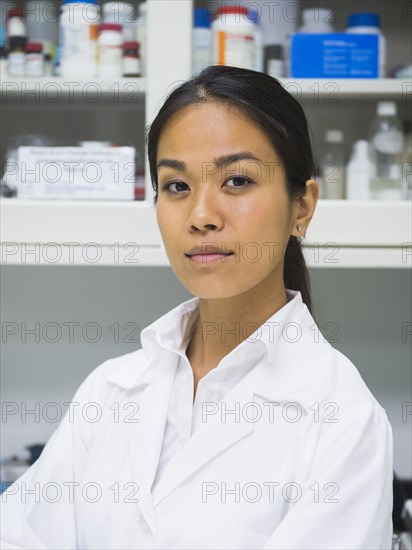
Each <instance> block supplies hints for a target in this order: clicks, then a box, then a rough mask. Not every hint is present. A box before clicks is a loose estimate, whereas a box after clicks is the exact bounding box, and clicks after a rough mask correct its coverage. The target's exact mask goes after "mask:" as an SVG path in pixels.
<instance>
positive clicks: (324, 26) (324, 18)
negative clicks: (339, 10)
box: [298, 8, 336, 34]
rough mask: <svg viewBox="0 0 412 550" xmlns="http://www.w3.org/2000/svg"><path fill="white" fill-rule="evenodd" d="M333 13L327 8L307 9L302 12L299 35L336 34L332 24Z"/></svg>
mask: <svg viewBox="0 0 412 550" xmlns="http://www.w3.org/2000/svg"><path fill="white" fill-rule="evenodd" d="M332 15H333V12H332V10H329V9H325V8H321V9H320V8H307V9H305V10H303V11H302V25H301V26H300V28H299V31H298V32H299V33H303V32H304V33H310V34H321V33H325V34H326V33H332V32H336V31H335V29H334V27H333V25H332V23H331V19H332Z"/></svg>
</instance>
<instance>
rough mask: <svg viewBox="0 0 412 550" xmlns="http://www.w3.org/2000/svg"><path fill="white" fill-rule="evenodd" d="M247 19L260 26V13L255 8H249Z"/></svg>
mask: <svg viewBox="0 0 412 550" xmlns="http://www.w3.org/2000/svg"><path fill="white" fill-rule="evenodd" d="M247 18H248V19H250V21H252V23H257V24H259V12H258V11H257V10H255V9H254V8H248V9H247Z"/></svg>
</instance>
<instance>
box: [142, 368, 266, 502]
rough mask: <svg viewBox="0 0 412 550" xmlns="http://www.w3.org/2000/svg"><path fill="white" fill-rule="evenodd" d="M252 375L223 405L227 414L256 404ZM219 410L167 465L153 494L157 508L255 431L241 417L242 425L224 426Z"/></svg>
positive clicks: (237, 423)
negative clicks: (185, 483)
mask: <svg viewBox="0 0 412 550" xmlns="http://www.w3.org/2000/svg"><path fill="white" fill-rule="evenodd" d="M252 372H253V371H252ZM251 374H252V373H250V374H249V375H247V376H246V377H245V378H244V379H243V380H242V381H241V382H240V383H239V384H237V385H236V386H235V388H233V390H231V391H230V392H229V394H228V395H227V396H226V397H225V399H224V400H223V401H224V403H225V407H226V411H232V410H235V409H236V403H240V406H242V403H249V402H251V401H253V396H254V393H253V389H252V388H253V385H252V386H251V385H250V381H251V376H250V375H251ZM217 406H218V407H219V409H218V413H217V414H214V415H213V416H211V417H210V418H209V416H208V417H207V421H205V423H204V425H203V426H202V427H200V428H199V429H198V430H197V431H196V432H195V433H194V434H193V435H192V437H191V438H190V439H189V441H188V442H187V443H186V445H185V446H184V447H183V448H182V449H181V451H180V452H179V453H178V455H176V456H175V457H174V458H173V459H172V460H171V461H170V462H169V463H168V464H167V465H166V468H165V471H164V474H163V476H162V477H161V478H160V480H159V482H158V483H157V485H156V487H155V489H154V491H153V493H152V498H153V506H155V507H156V506H157V505H158V504H159V503H160V502H161V501H162V500H163V499H164V498H165V497H166V496H167V495H168V494H169V493H171V492H172V491H173V490H174V489H175V488H176V487H177V486H178V485H180V484H181V483H182V482H183V481H184V480H185V479H186V478H187V477H189V476H190V475H191V474H192V473H193V472H195V471H196V470H198V469H199V468H201V467H202V466H203V465H204V464H206V463H207V462H210V460H212V459H213V458H214V457H215V456H217V455H218V454H220V453H221V452H222V451H224V450H225V449H228V448H229V447H231V446H232V445H235V444H236V443H237V442H238V441H240V440H241V439H243V438H244V437H247V436H249V435H250V434H251V433H252V432H253V431H254V428H255V424H254V423H251V422H248V421H247V420H245V419H244V418H242V415H240V419H239V420H240V421H239V422H237V421H236V422H235V421H234V420H230V421H229V420H228V421H226V422H225V421H223V422H222V415H221V410H222V409H221V406H220V405H219V404H217ZM226 418H233V419H234V415H230V414H227V416H226Z"/></svg>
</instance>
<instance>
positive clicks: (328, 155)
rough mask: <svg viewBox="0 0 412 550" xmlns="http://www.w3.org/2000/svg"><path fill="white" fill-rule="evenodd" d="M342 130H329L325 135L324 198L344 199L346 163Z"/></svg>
mask: <svg viewBox="0 0 412 550" xmlns="http://www.w3.org/2000/svg"><path fill="white" fill-rule="evenodd" d="M343 137H344V136H343V132H342V130H327V132H326V134H325V141H326V151H325V154H324V156H323V158H322V164H321V173H322V180H321V181H322V187H323V189H322V195H321V196H322V198H324V199H332V200H339V199H344V198H345V195H346V192H345V172H346V168H345V167H346V161H345V151H344V148H343Z"/></svg>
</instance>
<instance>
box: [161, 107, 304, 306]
mask: <svg viewBox="0 0 412 550" xmlns="http://www.w3.org/2000/svg"><path fill="white" fill-rule="evenodd" d="M239 154H242V155H243V154H244V155H245V158H242V159H238V160H235V159H228V161H227V163H226V164H224V165H223V164H221V165H219V167H216V166H215V165H214V162H215V160H216V159H221V160H222V157H226V156H232V155H239ZM253 157H256V158H253ZM159 163H160V165H159ZM157 165H158V183H159V190H158V201H157V221H158V224H159V229H160V232H161V235H162V238H163V242H164V245H165V249H166V253H167V256H168V258H169V261H170V264H171V267H172V269H173V271H174V272H175V274H176V276H177V277H178V278H179V279H180V281H181V282H182V284H183V285H184V286H185V287H186V288H187V290H188V291H189V292H190V293H191V294H193V295H195V296H198V297H199V298H229V297H232V296H236V295H239V294H241V293H244V292H247V291H250V290H251V289H254V288H255V287H257V286H259V285H262V287H264V286H265V285H266V286H267V284H268V282H269V281H271V284H273V283H274V282H275V281H276V282H277V284H278V285H281V286H282V285H283V257H284V251H285V248H286V245H287V243H288V240H289V237H290V234H291V230H292V223H293V220H292V206H291V204H290V202H289V198H288V195H287V192H286V187H285V183H284V178H283V168H282V166H281V163H280V159H279V158H278V157H277V155H276V152H275V151H274V149H273V148H272V146H271V144H270V143H269V141H268V140H267V138H266V136H265V134H264V133H263V132H262V131H261V130H260V128H259V127H257V126H256V125H255V124H254V123H253V122H252V121H251V120H249V119H248V118H247V117H246V116H245V115H243V114H241V113H240V112H239V111H237V110H236V109H233V108H229V107H228V106H224V105H221V104H217V103H207V104H204V105H193V106H189V107H186V108H184V109H182V110H181V111H178V112H177V113H176V114H175V115H174V116H173V117H172V118H171V119H170V120H169V123H168V125H167V127H166V128H165V130H164V132H163V133H162V135H161V138H160V140H159V144H158V152H157ZM168 184H170V185H169V187H168V188H166V189H165V188H164V186H165V185H168ZM212 245H214V246H217V247H219V249H221V250H222V251H223V252H230V251H232V252H233V254H232V255H226V256H222V257H219V258H218V259H215V260H214V261H207V260H208V259H209V260H210V258H211V257H210V256H204V257H203V258H202V256H198V257H197V258H194V257H190V256H187V254H188V253H189V252H190V250H191V249H192V248H193V247H195V246H199V247H202V251H203V252H205V253H207V252H210V251H211V248H212ZM283 288H284V287H283ZM252 294H253V292H252Z"/></svg>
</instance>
